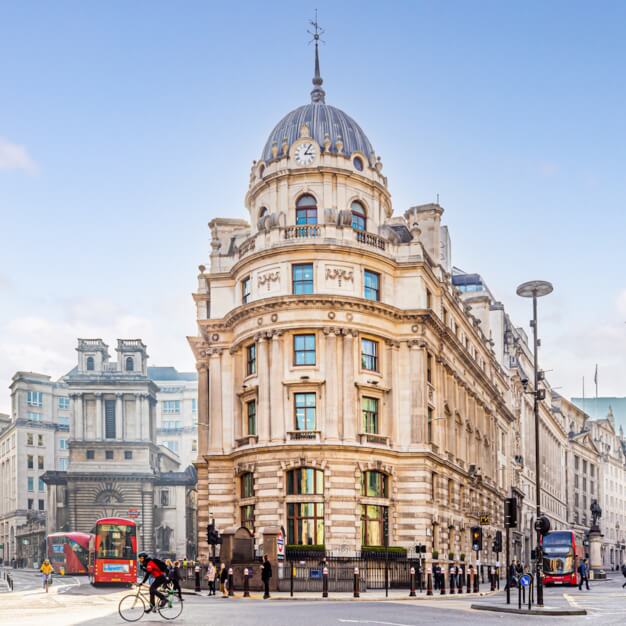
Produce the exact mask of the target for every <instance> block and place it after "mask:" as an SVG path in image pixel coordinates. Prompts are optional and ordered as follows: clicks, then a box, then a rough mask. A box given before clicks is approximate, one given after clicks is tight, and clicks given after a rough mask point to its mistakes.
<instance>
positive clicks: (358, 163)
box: [352, 156, 363, 172]
mask: <svg viewBox="0 0 626 626" xmlns="http://www.w3.org/2000/svg"><path fill="white" fill-rule="evenodd" d="M352 164H353V165H354V169H355V170H356V171H357V172H362V171H363V159H362V158H361V157H358V156H357V157H354V159H353V161H352Z"/></svg>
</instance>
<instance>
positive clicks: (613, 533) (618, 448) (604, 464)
mask: <svg viewBox="0 0 626 626" xmlns="http://www.w3.org/2000/svg"><path fill="white" fill-rule="evenodd" d="M589 426H590V430H591V437H592V440H593V443H594V445H595V447H596V448H597V449H598V451H599V455H600V477H599V490H600V498H599V499H598V502H599V504H600V506H601V508H602V517H601V519H600V529H601V531H602V535H603V537H602V562H603V565H604V567H605V569H608V570H611V569H615V568H616V567H617V566H621V565H622V563H624V562H625V560H624V559H625V557H626V554H625V548H626V545H625V536H626V455H625V454H624V445H623V442H624V436H623V431H621V429H620V430H619V431H618V430H617V429H616V427H615V419H614V417H613V414H612V412H611V408H610V407H609V413H608V415H607V416H606V418H604V419H595V420H591V421H590V422H589Z"/></svg>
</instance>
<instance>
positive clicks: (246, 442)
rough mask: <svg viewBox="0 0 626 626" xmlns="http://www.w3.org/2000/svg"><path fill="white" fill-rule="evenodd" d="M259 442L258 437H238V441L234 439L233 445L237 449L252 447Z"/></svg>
mask: <svg viewBox="0 0 626 626" xmlns="http://www.w3.org/2000/svg"><path fill="white" fill-rule="evenodd" d="M258 440H259V436H258V435H246V436H245V437H239V439H235V443H236V444H237V447H238V448H241V446H252V445H254V444H255V443H256V442H257V441H258Z"/></svg>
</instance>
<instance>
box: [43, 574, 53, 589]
mask: <svg viewBox="0 0 626 626" xmlns="http://www.w3.org/2000/svg"><path fill="white" fill-rule="evenodd" d="M42 576H43V588H44V590H45V592H46V593H48V587H50V585H51V584H52V574H42Z"/></svg>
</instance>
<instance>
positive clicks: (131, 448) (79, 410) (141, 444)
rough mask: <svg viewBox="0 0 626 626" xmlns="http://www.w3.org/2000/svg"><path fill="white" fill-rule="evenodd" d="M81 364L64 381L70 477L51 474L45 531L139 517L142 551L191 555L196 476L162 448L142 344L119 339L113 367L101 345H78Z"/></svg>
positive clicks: (154, 391)
mask: <svg viewBox="0 0 626 626" xmlns="http://www.w3.org/2000/svg"><path fill="white" fill-rule="evenodd" d="M77 352H78V364H77V366H76V367H75V368H74V369H73V370H72V371H71V372H69V373H68V374H67V375H66V376H65V377H64V379H63V380H64V384H65V385H66V386H67V390H68V395H69V397H70V398H71V412H72V423H71V437H70V440H69V453H70V456H69V467H68V470H67V471H49V472H46V474H45V475H44V476H43V480H44V481H45V482H46V483H47V484H48V487H49V488H48V502H49V507H48V508H49V513H50V514H49V515H48V532H53V531H55V530H61V529H67V530H69V529H72V530H77V531H83V532H89V531H91V529H92V528H93V525H94V522H95V521H96V520H97V519H98V518H100V517H107V516H119V517H127V518H132V519H135V521H136V522H137V526H138V531H137V534H138V538H139V545H140V547H141V548H142V549H145V550H149V551H153V552H156V553H157V554H159V555H161V556H170V555H175V554H176V555H179V556H180V555H184V554H186V553H187V550H188V546H187V531H188V527H187V524H188V522H187V517H188V516H191V517H193V516H194V512H193V511H190V510H189V507H190V506H195V498H194V496H193V495H192V493H191V492H193V490H195V470H194V469H193V468H192V467H191V468H189V469H188V470H186V471H181V467H180V460H179V457H178V456H177V455H176V454H175V453H174V452H172V451H171V450H168V449H167V448H165V447H164V446H159V445H157V443H156V441H157V433H156V402H157V400H156V398H157V390H158V388H157V386H156V384H155V383H154V382H153V381H152V380H150V378H149V377H148V366H147V361H148V354H147V351H146V346H145V345H144V344H143V342H142V341H141V340H140V339H130V340H128V339H118V341H117V348H116V352H117V359H116V361H114V362H112V361H110V355H109V350H108V346H107V345H106V344H105V343H104V342H103V341H102V340H101V339H79V340H78V347H77Z"/></svg>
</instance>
